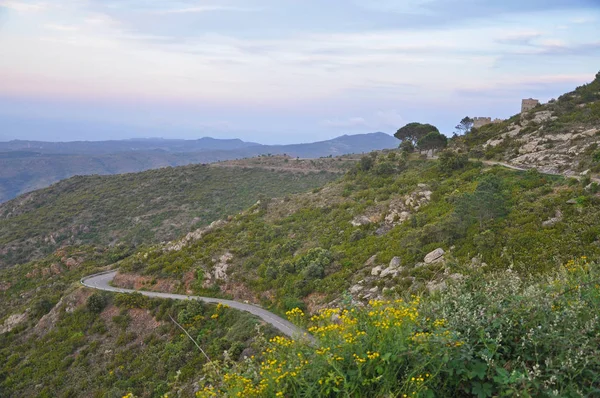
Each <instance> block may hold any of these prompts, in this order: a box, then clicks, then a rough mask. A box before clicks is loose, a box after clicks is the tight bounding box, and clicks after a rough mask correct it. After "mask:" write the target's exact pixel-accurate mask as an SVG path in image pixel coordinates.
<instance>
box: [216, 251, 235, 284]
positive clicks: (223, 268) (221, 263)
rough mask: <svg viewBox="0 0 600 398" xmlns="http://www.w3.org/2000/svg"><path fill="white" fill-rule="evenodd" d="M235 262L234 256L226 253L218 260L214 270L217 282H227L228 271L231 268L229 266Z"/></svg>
mask: <svg viewBox="0 0 600 398" xmlns="http://www.w3.org/2000/svg"><path fill="white" fill-rule="evenodd" d="M231 260H233V254H231V253H229V252H226V253H225V254H223V255H222V256H221V257H219V259H218V260H216V264H215V266H214V269H213V276H214V278H215V279H217V280H223V281H226V280H227V269H228V268H229V264H230V263H231Z"/></svg>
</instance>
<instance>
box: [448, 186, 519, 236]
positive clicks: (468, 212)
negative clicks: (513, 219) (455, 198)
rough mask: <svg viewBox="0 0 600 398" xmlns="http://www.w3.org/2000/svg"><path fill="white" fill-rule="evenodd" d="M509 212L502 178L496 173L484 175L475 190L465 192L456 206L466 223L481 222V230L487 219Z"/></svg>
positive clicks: (459, 216)
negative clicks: (470, 192)
mask: <svg viewBox="0 0 600 398" xmlns="http://www.w3.org/2000/svg"><path fill="white" fill-rule="evenodd" d="M507 212H508V209H507V206H506V197H505V194H504V191H503V186H502V180H501V179H500V177H498V176H496V175H494V174H487V175H484V176H483V177H482V178H481V180H480V181H479V183H478V184H477V188H475V192H473V193H472V194H469V193H468V194H465V195H464V196H463V197H462V198H461V200H460V201H459V202H458V203H457V206H456V215H457V216H458V218H459V219H460V220H461V221H462V223H463V224H464V225H468V224H470V222H471V220H477V221H478V222H479V228H480V230H483V229H484V225H485V223H486V221H489V220H493V219H496V218H499V217H503V216H505V215H506V213H507Z"/></svg>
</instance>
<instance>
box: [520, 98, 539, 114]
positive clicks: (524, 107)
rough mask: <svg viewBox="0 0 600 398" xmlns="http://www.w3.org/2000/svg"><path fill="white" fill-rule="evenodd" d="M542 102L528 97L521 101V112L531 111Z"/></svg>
mask: <svg viewBox="0 0 600 398" xmlns="http://www.w3.org/2000/svg"><path fill="white" fill-rule="evenodd" d="M539 104H540V101H539V100H536V99H533V98H528V99H524V100H523V101H521V113H525V112H529V111H530V110H532V109H533V108H535V107H536V106H538V105H539Z"/></svg>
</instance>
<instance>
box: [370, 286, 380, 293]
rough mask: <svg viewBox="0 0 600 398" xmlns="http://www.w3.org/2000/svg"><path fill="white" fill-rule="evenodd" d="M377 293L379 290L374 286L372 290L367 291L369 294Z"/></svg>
mask: <svg viewBox="0 0 600 398" xmlns="http://www.w3.org/2000/svg"><path fill="white" fill-rule="evenodd" d="M378 291H379V288H378V287H377V286H375V287H374V288H371V289H369V292H371V293H377V292H378Z"/></svg>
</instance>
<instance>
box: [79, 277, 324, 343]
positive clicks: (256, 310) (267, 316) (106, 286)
mask: <svg viewBox="0 0 600 398" xmlns="http://www.w3.org/2000/svg"><path fill="white" fill-rule="evenodd" d="M116 274H117V271H109V272H105V273H101V274H95V275H90V276H87V277H85V278H82V279H81V284H82V285H84V286H86V287H89V288H92V289H98V290H104V291H107V292H116V293H141V294H143V295H144V296H148V297H156V298H168V299H174V300H200V301H204V302H205V303H212V304H224V305H228V306H229V307H231V308H235V309H237V310H240V311H246V312H249V313H251V314H253V315H256V316H257V317H259V318H261V319H262V320H263V321H265V322H267V323H268V324H270V325H272V326H273V327H274V328H276V329H277V330H279V331H280V332H281V333H283V334H285V335H287V336H289V337H292V338H294V339H308V340H309V341H311V342H312V341H314V339H313V337H312V336H311V335H309V334H307V333H306V332H305V331H304V330H302V329H300V328H299V327H297V326H296V325H294V324H293V323H291V322H289V321H287V320H285V319H283V318H281V317H280V316H277V315H275V314H273V313H272V312H269V311H267V310H265V309H263V308H260V307H257V306H254V305H250V304H245V303H240V302H237V301H233V300H225V299H218V298H212V297H200V296H186V295H183V294H172V293H161V292H149V291H143V290H133V289H123V288H120V287H114V286H111V285H110V282H111V281H112V280H113V278H114V277H115V275H116Z"/></svg>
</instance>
